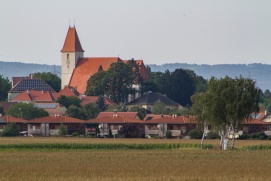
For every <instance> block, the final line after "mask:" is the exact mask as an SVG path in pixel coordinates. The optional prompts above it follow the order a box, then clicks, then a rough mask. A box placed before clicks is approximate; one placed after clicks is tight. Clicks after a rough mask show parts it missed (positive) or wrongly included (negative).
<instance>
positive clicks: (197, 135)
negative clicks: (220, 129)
mask: <svg viewBox="0 0 271 181" xmlns="http://www.w3.org/2000/svg"><path fill="white" fill-rule="evenodd" d="M202 134H203V131H202V130H198V129H193V130H191V131H190V132H189V136H190V138H191V139H201V138H202Z"/></svg>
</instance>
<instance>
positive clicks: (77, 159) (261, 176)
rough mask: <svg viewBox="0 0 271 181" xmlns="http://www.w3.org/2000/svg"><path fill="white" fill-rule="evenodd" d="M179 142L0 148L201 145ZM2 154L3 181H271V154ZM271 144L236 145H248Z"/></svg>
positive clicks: (86, 140)
mask: <svg viewBox="0 0 271 181" xmlns="http://www.w3.org/2000/svg"><path fill="white" fill-rule="evenodd" d="M199 141H200V140H180V139H169V140H168V139H89V138H3V137H0V144H1V145H3V144H33V143H39V144H40V143H44V144H50V143H67V144H73V143H82V144H86V143H90V144H91V143H95V144H100V143H102V144H123V143H124V144H147V143H149V144H164V143H168V144H169V143H199ZM206 143H208V144H213V145H214V149H209V150H200V149H197V148H179V149H161V150H160V149H159V150H158V149H152V150H133V149H132V150H118V149H115V150H107V149H105V150H103V149H101V150H97V149H91V150H87V149H79V150H73V149H68V150H64V149H12V148H11V149H0V161H1V172H0V180H270V178H271V177H270V173H269V170H270V169H269V167H270V165H271V150H270V151H269V150H264V151H247V150H235V151H230V150H227V151H221V150H220V149H219V148H218V144H219V140H207V141H206ZM260 144H263V145H269V144H271V141H254V140H253V141H252V140H247V141H237V142H236V146H237V147H238V148H241V147H242V146H247V145H260Z"/></svg>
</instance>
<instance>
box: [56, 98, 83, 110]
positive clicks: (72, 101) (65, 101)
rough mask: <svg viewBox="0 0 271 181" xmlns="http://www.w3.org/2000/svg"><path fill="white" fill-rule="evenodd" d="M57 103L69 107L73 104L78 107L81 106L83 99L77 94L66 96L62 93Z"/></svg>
mask: <svg viewBox="0 0 271 181" xmlns="http://www.w3.org/2000/svg"><path fill="white" fill-rule="evenodd" d="M56 102H57V103H59V104H61V105H63V106H65V107H66V108H67V109H68V108H69V107H70V106H71V105H74V106H76V107H80V106H81V100H80V99H79V98H78V97H75V96H64V95H61V96H59V98H58V99H57V101H56Z"/></svg>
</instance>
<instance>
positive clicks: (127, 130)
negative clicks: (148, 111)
mask: <svg viewBox="0 0 271 181" xmlns="http://www.w3.org/2000/svg"><path fill="white" fill-rule="evenodd" d="M119 133H120V134H123V135H124V137H125V138H143V137H145V135H144V133H145V132H144V133H143V132H142V129H140V127H139V126H138V125H136V124H128V123H126V124H124V125H123V126H122V127H121V129H120V131H119Z"/></svg>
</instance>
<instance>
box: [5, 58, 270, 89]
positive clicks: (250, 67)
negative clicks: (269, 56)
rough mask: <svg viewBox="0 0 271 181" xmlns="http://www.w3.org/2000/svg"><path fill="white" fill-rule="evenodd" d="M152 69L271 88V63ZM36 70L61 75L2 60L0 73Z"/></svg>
mask: <svg viewBox="0 0 271 181" xmlns="http://www.w3.org/2000/svg"><path fill="white" fill-rule="evenodd" d="M148 66H150V67H151V70H152V71H161V72H164V71H165V70H170V71H174V70H175V69H177V68H183V69H190V70H193V71H194V72H195V73H196V74H198V75H201V76H203V77H204V78H206V79H209V78H210V77H211V76H214V77H217V78H220V77H225V76H226V75H227V76H230V77H236V76H240V75H242V76H243V77H250V78H252V79H253V80H255V81H257V85H258V87H260V88H261V89H262V90H263V91H265V90H266V89H269V90H270V89H271V79H270V78H269V77H271V65H269V64H256V63H254V64H247V65H246V64H219V65H206V64H203V65H198V64H186V63H169V64H164V65H155V64H149V65H148ZM35 72H52V73H55V74H57V75H58V76H60V72H61V67H60V66H59V65H45V64H28V63H21V62H1V61H0V75H3V76H4V77H8V78H9V79H10V80H11V78H12V77H16V76H27V75H29V74H30V73H35Z"/></svg>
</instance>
